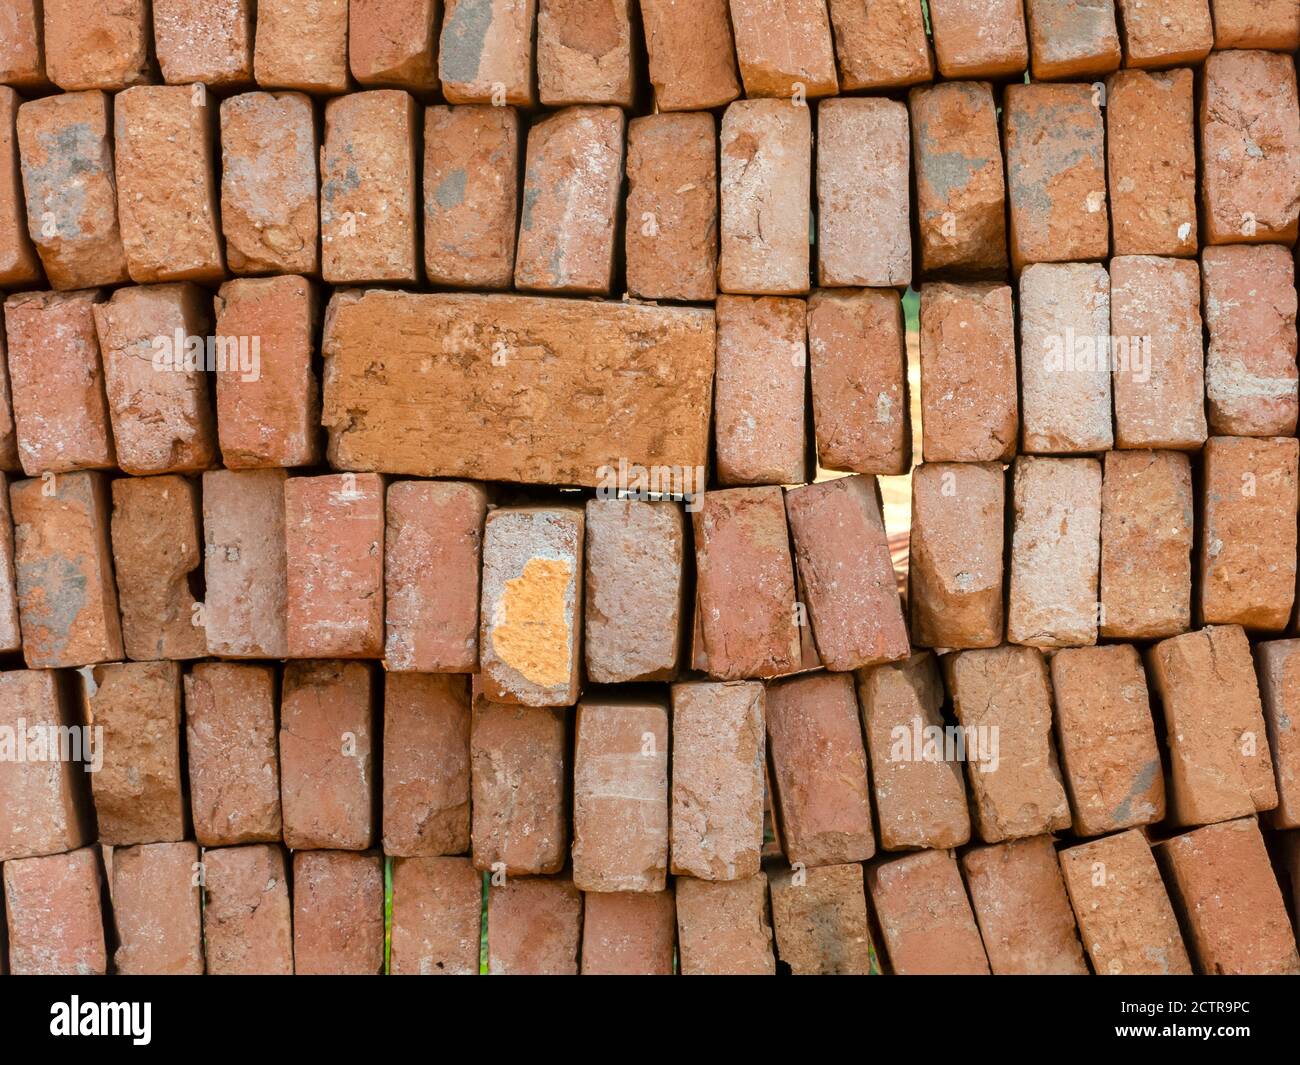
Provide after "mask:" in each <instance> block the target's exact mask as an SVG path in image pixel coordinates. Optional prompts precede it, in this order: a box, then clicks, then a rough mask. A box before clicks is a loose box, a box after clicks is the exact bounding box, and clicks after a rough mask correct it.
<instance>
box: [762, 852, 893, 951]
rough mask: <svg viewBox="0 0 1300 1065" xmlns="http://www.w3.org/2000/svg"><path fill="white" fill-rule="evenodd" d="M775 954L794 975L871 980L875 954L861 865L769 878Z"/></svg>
mask: <svg viewBox="0 0 1300 1065" xmlns="http://www.w3.org/2000/svg"><path fill="white" fill-rule="evenodd" d="M769 883H770V889H771V893H772V925H773V928H774V929H775V931H776V953H777V957H779V958H780V959H781V961H782V962H784V963H785V964H786V965H788V966H790V971H791V973H792V974H793V975H794V976H867V975H870V974H871V972H872V970H873V963H874V960H875V958H874V952H873V951H872V948H871V929H870V926H869V925H868V923H867V895H866V891H865V889H864V888H863V886H862V866H861V865H858V864H856V863H854V864H852V865H827V866H823V867H822V868H820V869H809V870H807V872H801V873H800V874H799V878H798V879H796V878H795V875H794V874H793V873H792V872H791V871H790V870H786V869H779V870H775V871H774V872H773V873H772V875H771V877H770V881H769Z"/></svg>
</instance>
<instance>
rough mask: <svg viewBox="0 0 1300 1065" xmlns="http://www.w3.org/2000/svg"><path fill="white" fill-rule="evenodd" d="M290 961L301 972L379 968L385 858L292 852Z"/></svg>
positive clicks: (370, 972) (358, 972)
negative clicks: (291, 955)
mask: <svg viewBox="0 0 1300 1065" xmlns="http://www.w3.org/2000/svg"><path fill="white" fill-rule="evenodd" d="M293 965H294V972H296V973H297V974H299V975H300V976H375V975H378V974H380V973H382V972H383V968H384V860H383V858H381V857H380V856H379V855H377V854H349V853H347V852H346V851H298V852H297V853H296V854H295V855H294V856H293Z"/></svg>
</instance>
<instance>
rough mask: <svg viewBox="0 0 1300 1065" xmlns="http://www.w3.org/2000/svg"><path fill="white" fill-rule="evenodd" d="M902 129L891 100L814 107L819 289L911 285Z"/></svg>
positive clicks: (900, 108) (899, 107)
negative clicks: (815, 113) (824, 287)
mask: <svg viewBox="0 0 1300 1065" xmlns="http://www.w3.org/2000/svg"><path fill="white" fill-rule="evenodd" d="M907 127H908V119H907V108H906V106H904V105H903V104H901V103H899V102H898V101H894V100H884V99H877V98H855V99H837V100H827V101H824V102H822V103H820V104H818V105H817V279H818V282H819V283H820V284H822V285H869V286H873V287H875V288H889V287H894V286H897V287H903V286H906V285H907V284H908V283H909V282H910V281H911V279H912V234H911V230H910V227H909V223H908V180H907V175H908V164H909V161H910V157H911V156H910V150H909V141H908V132H907ZM762 221H763V223H764V227H765V226H766V223H767V221H768V220H767V219H766V218H763V220H762Z"/></svg>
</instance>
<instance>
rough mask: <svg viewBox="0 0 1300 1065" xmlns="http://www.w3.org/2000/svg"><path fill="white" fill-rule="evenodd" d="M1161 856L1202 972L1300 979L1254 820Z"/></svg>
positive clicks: (1188, 836)
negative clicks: (1297, 976) (1295, 977)
mask: <svg viewBox="0 0 1300 1065" xmlns="http://www.w3.org/2000/svg"><path fill="white" fill-rule="evenodd" d="M1156 854H1157V856H1158V857H1159V858H1160V860H1161V865H1162V867H1163V868H1164V870H1165V873H1166V879H1167V881H1168V883H1169V890H1170V895H1171V897H1172V898H1173V900H1174V902H1175V904H1176V905H1177V906H1178V908H1179V910H1180V911H1181V912H1182V914H1183V918H1184V920H1185V922H1186V927H1187V930H1188V934H1189V936H1190V942H1191V947H1192V953H1193V955H1194V956H1195V958H1196V966H1197V969H1198V970H1199V971H1200V972H1202V973H1205V974H1209V975H1213V976H1246V975H1253V976H1288V975H1290V976H1295V975H1300V955H1297V953H1296V941H1295V933H1294V932H1293V931H1292V929H1291V922H1290V921H1289V920H1287V915H1286V906H1285V904H1284V903H1283V901H1282V892H1281V890H1280V889H1279V888H1278V884H1277V878H1276V877H1275V876H1274V873H1273V866H1272V864H1271V863H1270V861H1269V856H1268V851H1267V850H1265V849H1264V837H1263V836H1262V835H1260V831H1259V824H1258V823H1257V822H1256V820H1255V819H1254V818H1253V817H1246V818H1242V819H1241V820H1239V821H1228V822H1226V823H1224V824H1219V825H1209V826H1207V827H1205V828H1198V829H1196V831H1194V832H1187V833H1185V834H1184V835H1181V836H1174V838H1173V839H1169V840H1166V841H1165V842H1163V843H1161V844H1160V845H1159V847H1158V848H1157V850H1156Z"/></svg>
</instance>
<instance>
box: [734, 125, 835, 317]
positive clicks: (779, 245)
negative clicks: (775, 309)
mask: <svg viewBox="0 0 1300 1065" xmlns="http://www.w3.org/2000/svg"><path fill="white" fill-rule="evenodd" d="M721 151H722V163H721V191H720V203H721V205H722V213H721V219H722V245H721V246H722V252H721V258H720V259H719V264H718V287H719V288H720V289H722V291H723V292H749V293H753V294H756V295H768V296H786V295H797V294H799V293H803V292H807V291H808V259H809V251H808V218H807V214H808V206H809V190H810V187H811V182H812V116H811V113H810V110H809V108H807V107H795V106H793V105H792V104H791V103H789V101H786V100H739V101H737V102H736V103H734V104H732V105H731V106H730V107H728V108H727V110H726V112H725V113H724V114H723V116H722V149H721Z"/></svg>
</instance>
